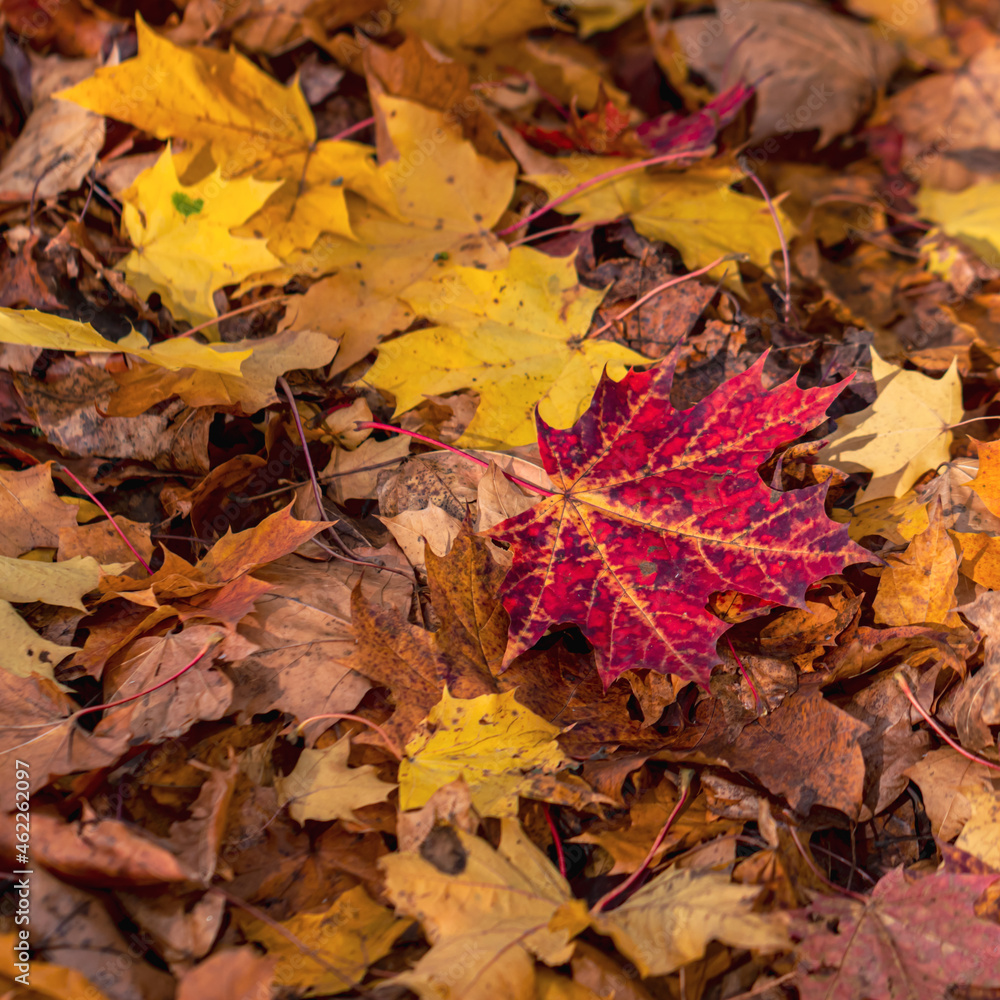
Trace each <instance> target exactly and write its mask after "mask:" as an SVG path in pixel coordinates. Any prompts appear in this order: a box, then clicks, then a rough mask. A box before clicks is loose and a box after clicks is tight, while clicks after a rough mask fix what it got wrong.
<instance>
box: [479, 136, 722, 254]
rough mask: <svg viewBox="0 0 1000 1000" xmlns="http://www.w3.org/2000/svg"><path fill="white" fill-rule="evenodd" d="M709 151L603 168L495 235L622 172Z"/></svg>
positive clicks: (509, 229)
mask: <svg viewBox="0 0 1000 1000" xmlns="http://www.w3.org/2000/svg"><path fill="white" fill-rule="evenodd" d="M709 153H711V149H692V150H689V151H688V152H686V153H665V154H664V155H663V156H653V157H650V158H649V159H648V160H638V161H636V162H635V163H626V164H625V166H623V167H615V168H614V170H605V171H604V173H603V174H598V175H597V176H596V177H590V178H588V179H587V180H585V181H582V182H581V183H579V184H577V185H576V187H573V188H570V189H569V191H567V192H566V193H565V194H561V195H559V196H558V197H557V198H553V199H552V200H551V201H547V202H546V203H545V204H544V205H542V207H541V208H536V209H535V211H534V212H532V213H531V214H530V215H526V216H525V217H524V218H523V219H518V220H517V222H513V223H511V224H510V225H509V226H507V228H506V229H501V230H500V231H499V232H498V233H497V234H496V235H497V236H508V235H510V234H511V233H512V232H514V231H515V230H516V229H520V228H521V226H526V225H528V223H530V222H534V221H535V219H537V218H538V217H539V216H541V215H544V214H545V213H546V212H548V211H549V210H550V209H553V208H555V207H556V205H561V204H562V203H563V202H565V201H569V200H570V198H574V197H576V195H578V194H579V193H580V192H581V191H586V190H587V188H590V187H594V185H595V184H601V183H603V182H604V181H609V180H611V179H612V178H614V177H620V176H621V175H622V174H628V173H632V172H633V171H635V170H645V169H646V167H655V166H656V165H657V164H659V163H671V162H674V161H676V160H693V159H697V158H699V157H702V156H708V155H709Z"/></svg>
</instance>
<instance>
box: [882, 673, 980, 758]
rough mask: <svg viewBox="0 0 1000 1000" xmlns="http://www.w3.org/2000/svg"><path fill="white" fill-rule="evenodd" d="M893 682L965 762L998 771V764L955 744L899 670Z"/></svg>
mask: <svg viewBox="0 0 1000 1000" xmlns="http://www.w3.org/2000/svg"><path fill="white" fill-rule="evenodd" d="M892 677H893V680H894V681H895V682H896V683H897V684H898V685H899V686H900V687H901V688H902V689H903V694H905V695H906V699H907V701H909V703H910V704H911V705H912V706H913V707H914V708H915V709H916V710H917V711H918V712H919V713H920V715H921V716H922V717H923V720H924V722H926V723H927V725H928V726H930V727H931V729H933V730H934V732H935V733H937V734H938V736H940V737H941V739H943V740H944V741H945V743H947V744H948V746H950V747H951V748H952V750H955V751H956V752H958V753H960V754H961V755H962V756H963V757H964V758H965V759H966V760H971V761H973V763H976V764H982V765H983V767H988V768H990V770H992V771H1000V764H997V763H995V762H994V761H992V760H986V758H985V757H980V756H979V755H978V754H974V753H970V752H969V751H968V750H966V749H965V748H964V747H962V746H960V745H959V744H958V743H956V742H955V741H954V740H953V739H952V738H951V737H950V736H949V735H948V734H947V733H946V732H945V731H944V730H943V729H942V728H941V727H940V726H939V725H938V724H937V723H936V722H935V721H934V720H933V719H932V718H931V717H930V716H929V715H928V714H927V712H925V711H924V707H923V706H922V705H921V704H920V702H919V701H917V699H916V697H915V696H914V694H913V692H912V691H911V690H910V685H909V684H907V683H906V677H905V676H904V675H903V672H902V671H901V670H897V671H896V672H895V673H894V674H893V675H892Z"/></svg>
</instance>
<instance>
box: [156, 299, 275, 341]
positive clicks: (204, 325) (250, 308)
mask: <svg viewBox="0 0 1000 1000" xmlns="http://www.w3.org/2000/svg"><path fill="white" fill-rule="evenodd" d="M290 298H291V295H272V296H271V298H269V299H258V300H257V301H256V302H251V303H250V305H248V306H240V307H239V309H230V310H229V312H224V313H223V314H222V315H221V316H216V317H215V319H210V320H209V321H208V322H207V323H200V324H199V325H198V326H193V327H191V329H190V330H185V331H184V332H183V333H179V334H177V336H176V337H174V338H172V339H173V340H180V339H181V337H190V336H191V334H193V333H200V332H201V331H202V330H205V329H207V328H208V327H210V326H215V324H216V323H221V322H222V320H224V319H231V318H232V317H233V316H239V315H240V314H241V313H245V312H252V311H253V310H254V309H259V308H260V307H261V306H266V305H270V304H271V303H272V302H286V301H287V300H288V299H290Z"/></svg>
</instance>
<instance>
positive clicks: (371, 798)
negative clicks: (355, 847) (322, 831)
mask: <svg viewBox="0 0 1000 1000" xmlns="http://www.w3.org/2000/svg"><path fill="white" fill-rule="evenodd" d="M350 752H351V738H350V736H344V737H342V738H341V739H339V740H337V742H336V743H334V744H333V746H329V747H324V748H323V749H322V750H310V749H308V748H307V749H305V750H303V751H302V755H301V756H300V757H299V759H298V762H297V763H296V765H295V768H294V769H293V770H292V773H291V774H289V775H288V776H287V777H280V776H279V777H276V778H275V781H274V785H275V788H276V789H277V792H278V802H279V803H280V804H281V805H284V804H285V803H286V802H287V803H289V807H288V812H289V815H290V816H291V817H292V819H294V820H297V821H298V822H299V823H304V822H305V821H306V820H307V819H318V820H331V819H348V820H355V821H356V819H357V817H356V816H355V815H354V810H355V809H359V808H361V806H369V805H372V804H373V803H375V802H385V800H386V799H387V798H388V797H389V793H390V792H391V791H392V790H393V789H394V788H395V787H396V786H395V785H392V784H389V783H388V782H385V781H382V780H380V779H379V777H378V775H377V774H376V769H375V768H374V767H373V766H372V765H371V764H362V765H361V766H360V767H348V766H347V758H348V755H349V754H350Z"/></svg>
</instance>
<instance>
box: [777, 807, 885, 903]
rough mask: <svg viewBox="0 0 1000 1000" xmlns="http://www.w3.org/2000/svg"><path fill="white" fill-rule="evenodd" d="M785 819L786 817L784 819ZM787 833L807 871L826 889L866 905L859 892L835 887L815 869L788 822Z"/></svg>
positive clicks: (864, 898) (865, 897) (865, 898)
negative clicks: (806, 866) (807, 868)
mask: <svg viewBox="0 0 1000 1000" xmlns="http://www.w3.org/2000/svg"><path fill="white" fill-rule="evenodd" d="M786 819H787V817H786ZM788 832H789V833H790V834H791V835H792V840H793V841H795V847H796V848H797V850H798V852H799V854H801V855H802V860H803V861H805V863H806V865H808V867H809V870H810V871H811V872H812V873H813V875H815V876H816V878H818V879H819V880H820V882H822V883H823V885H825V886H826V887H827V888H828V889H832V890H833V891H834V892H836V893H839V894H841V895H844V896H847V897H849V898H850V899H854V900H857V901H858V902H859V903H863V904H864V905H865V906H867V905H868V897H867V896H863V895H861V893H860V892H853V891H852V890H851V889H845V888H844V887H843V886H842V885H837V883H836V882H831V881H830V880H829V879H828V878H827V877H826V876H825V875H824V874H823V873H822V872H821V871H820V870H819V869H818V868H817V867H816V862H815V861H813V859H812V858H811V857H809V854H808V853H807V852H806V849H805V848H804V847H803V846H802V841H801V840H799V835H798V834H797V833H796V832H795V827H794V826H793V825H792V824H791V823H790V822H789V823H788Z"/></svg>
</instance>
